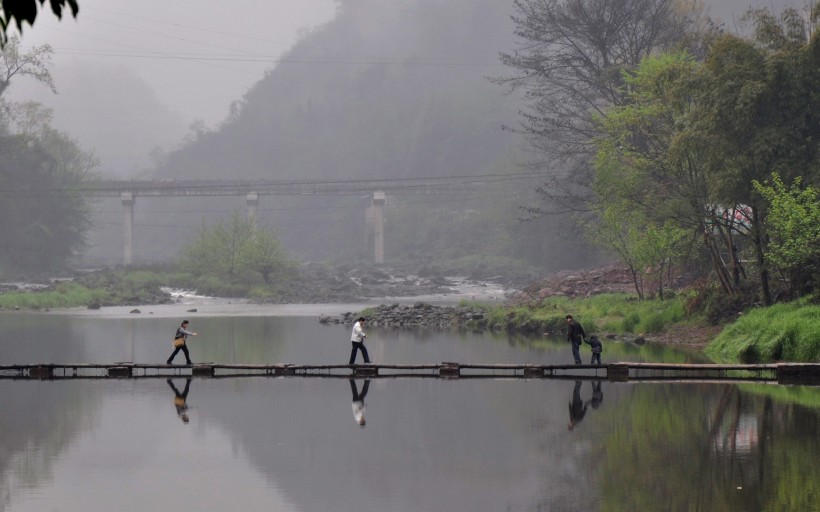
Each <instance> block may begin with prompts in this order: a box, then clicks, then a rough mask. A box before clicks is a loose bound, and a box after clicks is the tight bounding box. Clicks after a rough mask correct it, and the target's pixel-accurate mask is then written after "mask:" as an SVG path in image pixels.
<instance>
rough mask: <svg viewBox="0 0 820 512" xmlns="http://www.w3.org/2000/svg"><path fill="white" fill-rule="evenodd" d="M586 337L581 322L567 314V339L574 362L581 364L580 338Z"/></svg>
mask: <svg viewBox="0 0 820 512" xmlns="http://www.w3.org/2000/svg"><path fill="white" fill-rule="evenodd" d="M586 337H587V335H586V334H585V333H584V328H583V327H581V324H579V323H578V322H576V321H575V319H573V318H572V315H567V341H569V342H570V343H572V357H573V358H575V364H581V352H580V348H581V340H582V339H583V340H585V339H586Z"/></svg>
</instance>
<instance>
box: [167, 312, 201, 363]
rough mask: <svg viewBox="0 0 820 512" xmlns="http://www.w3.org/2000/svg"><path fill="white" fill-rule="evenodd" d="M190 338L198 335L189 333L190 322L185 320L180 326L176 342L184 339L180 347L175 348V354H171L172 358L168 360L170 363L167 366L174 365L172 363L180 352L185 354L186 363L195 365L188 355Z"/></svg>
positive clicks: (175, 337) (175, 338)
mask: <svg viewBox="0 0 820 512" xmlns="http://www.w3.org/2000/svg"><path fill="white" fill-rule="evenodd" d="M188 336H196V333H195V332H191V331H189V330H188V320H183V321H182V323H181V324H180V326H179V327H178V328H177V332H176V334H174V340H178V339H182V344H181V345H179V346H178V347H176V346H175V347H174V352H173V353H172V354H171V357H169V358H168V361H166V362H165V363H166V364H172V363H171V361H173V360H174V358H175V357H176V355H177V353H178V352H179V351H180V350H181V351H182V353H183V354H185V363H186V364H193V363H191V356H190V355H189V354H188V347H187V344H188Z"/></svg>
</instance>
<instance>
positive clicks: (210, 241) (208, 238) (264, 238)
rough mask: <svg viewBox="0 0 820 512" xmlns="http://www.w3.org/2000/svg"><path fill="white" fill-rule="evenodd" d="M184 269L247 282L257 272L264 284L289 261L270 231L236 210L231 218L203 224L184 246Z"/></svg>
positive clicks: (281, 272) (204, 274) (228, 280)
mask: <svg viewBox="0 0 820 512" xmlns="http://www.w3.org/2000/svg"><path fill="white" fill-rule="evenodd" d="M180 266H181V268H182V269H183V270H185V271H187V272H190V273H192V274H193V275H195V276H197V277H201V276H213V277H217V278H219V279H221V280H224V281H225V282H227V283H231V284H236V283H243V282H244V283H249V282H252V281H253V276H255V275H256V274H259V275H261V276H262V279H263V280H264V281H265V283H266V284H269V283H270V282H271V278H272V277H273V276H276V275H278V274H284V273H285V272H286V271H287V270H288V269H289V268H290V261H289V260H288V258H287V255H286V254H285V251H284V250H283V249H282V247H281V244H280V243H279V240H278V239H277V238H276V235H275V233H273V232H272V231H265V230H261V229H257V228H256V227H255V226H254V224H253V223H252V222H251V221H250V220H247V219H245V218H244V217H242V215H241V214H240V213H239V212H238V211H235V212H233V214H232V215H231V216H230V218H228V219H226V220H224V221H221V222H217V223H216V224H213V225H211V226H206V225H204V224H203V225H202V227H201V228H200V230H199V233H198V234H197V236H196V238H195V239H194V240H192V241H191V242H190V243H188V244H187V245H186V246H185V247H184V248H183V249H182V254H181V258H180Z"/></svg>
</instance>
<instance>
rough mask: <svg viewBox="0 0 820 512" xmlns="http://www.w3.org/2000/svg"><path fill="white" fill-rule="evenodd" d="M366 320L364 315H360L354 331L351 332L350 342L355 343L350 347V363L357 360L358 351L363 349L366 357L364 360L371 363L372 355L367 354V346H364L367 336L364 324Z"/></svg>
mask: <svg viewBox="0 0 820 512" xmlns="http://www.w3.org/2000/svg"><path fill="white" fill-rule="evenodd" d="M365 322H366V320H365V319H364V317H363V316H360V317H359V319H358V320H356V323H355V324H353V332H352V333H351V334H350V343H352V344H353V348H351V349H350V362H349V363H348V364H353V363H354V362H355V361H356V355H357V354H358V351H359V350H361V351H362V357H364V362H365V363H369V362H370V357H369V356H368V355H367V348H365V346H364V339H365V338H367V334H365V332H364V324H365Z"/></svg>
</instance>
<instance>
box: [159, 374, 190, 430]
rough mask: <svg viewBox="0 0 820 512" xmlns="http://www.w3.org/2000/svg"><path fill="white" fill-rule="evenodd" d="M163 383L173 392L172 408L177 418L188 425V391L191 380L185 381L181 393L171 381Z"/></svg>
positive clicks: (166, 380) (167, 380)
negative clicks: (174, 408)
mask: <svg viewBox="0 0 820 512" xmlns="http://www.w3.org/2000/svg"><path fill="white" fill-rule="evenodd" d="M165 382H167V383H168V385H169V386H171V389H173V390H174V407H176V410H177V416H179V419H181V420H182V422H183V423H188V391H189V390H190V389H191V378H190V377H189V378H187V379H185V389H184V390H183V391H182V393H180V392H179V390H178V389H177V387H176V386H174V381H172V380H171V379H165Z"/></svg>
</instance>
